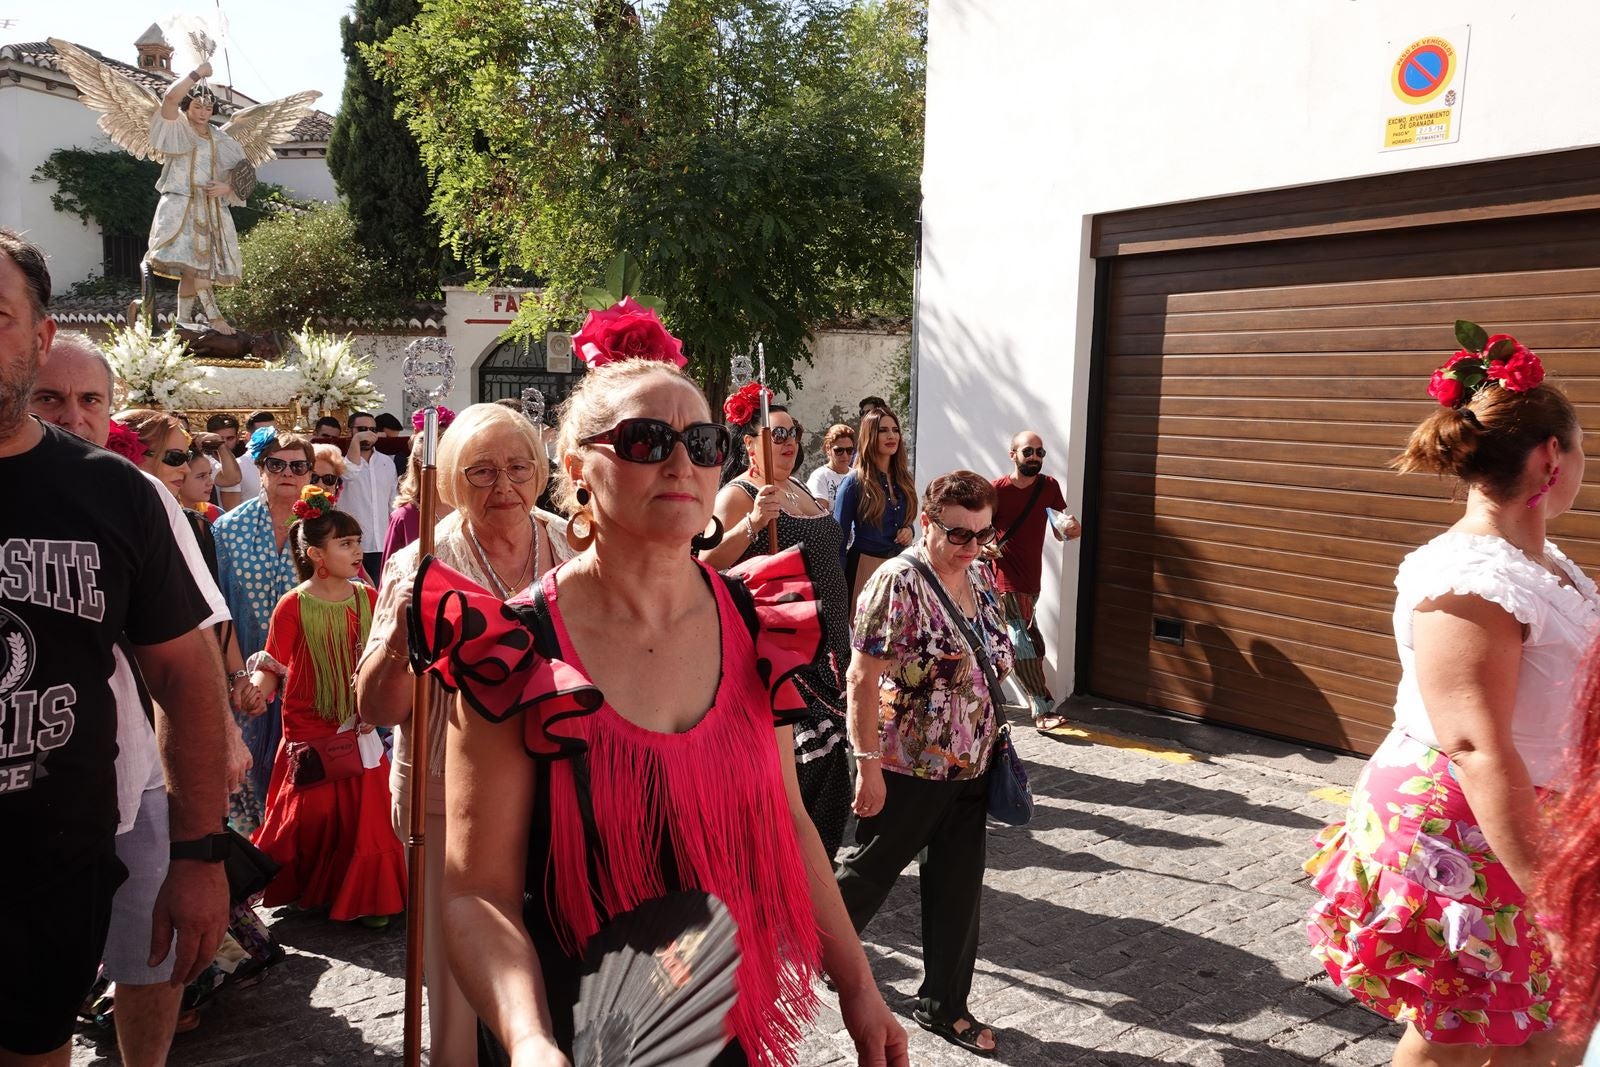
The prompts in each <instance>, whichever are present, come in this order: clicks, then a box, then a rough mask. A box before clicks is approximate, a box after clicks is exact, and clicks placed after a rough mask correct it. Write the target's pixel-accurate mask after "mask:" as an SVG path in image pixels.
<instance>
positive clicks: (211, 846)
mask: <svg viewBox="0 0 1600 1067" xmlns="http://www.w3.org/2000/svg"><path fill="white" fill-rule="evenodd" d="M232 851H233V838H232V837H231V836H229V835H228V834H207V835H206V836H204V837H197V838H195V839H194V840H193V841H174V842H172V846H171V851H170V855H171V856H172V858H173V859H175V860H199V861H201V862H202V863H221V862H222V861H223V860H225V859H227V858H228V856H229V854H230V853H231V852H232Z"/></svg>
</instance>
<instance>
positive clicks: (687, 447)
mask: <svg viewBox="0 0 1600 1067" xmlns="http://www.w3.org/2000/svg"><path fill="white" fill-rule="evenodd" d="M773 436H774V437H776V436H777V434H776V433H774V434H773ZM679 441H682V442H683V450H684V451H685V452H687V453H688V455H689V462H690V463H693V464H694V465H695V466H696V467H720V466H722V461H723V460H725V459H727V458H728V450H729V449H730V448H732V447H733V435H732V434H731V433H729V432H728V428H727V427H726V426H722V425H719V424H718V423H715V422H696V423H693V424H691V425H689V426H685V427H684V428H683V429H682V430H675V429H673V428H672V426H671V425H670V424H668V423H665V422H662V421H661V420H660V419H623V420H622V421H621V422H619V423H617V424H616V425H615V426H613V427H612V428H611V429H609V430H607V431H605V432H604V433H597V434H595V435H594V436H593V437H585V438H584V439H583V441H582V442H581V443H582V444H586V445H610V446H611V447H612V448H613V449H614V450H615V451H616V453H617V458H618V459H625V460H627V461H628V462H629V463H664V462H666V460H667V457H668V456H670V455H672V447H673V446H674V445H676V444H677V443H678V442H679Z"/></svg>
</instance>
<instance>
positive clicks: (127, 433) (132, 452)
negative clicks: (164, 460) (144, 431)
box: [106, 422, 150, 463]
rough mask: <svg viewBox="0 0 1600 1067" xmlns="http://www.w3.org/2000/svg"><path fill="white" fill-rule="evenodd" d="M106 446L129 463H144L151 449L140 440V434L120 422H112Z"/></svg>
mask: <svg viewBox="0 0 1600 1067" xmlns="http://www.w3.org/2000/svg"><path fill="white" fill-rule="evenodd" d="M106 447H107V448H109V449H110V450H111V451H113V452H115V453H116V454H117V455H119V456H121V457H122V458H123V459H125V460H127V461H128V462H129V463H143V462H144V459H145V457H146V456H148V455H149V454H150V450H149V449H148V448H146V447H144V444H143V443H142V442H141V441H140V440H139V435H138V434H136V433H134V432H133V431H132V430H130V429H128V428H127V427H126V426H124V425H122V423H120V422H113V423H112V424H111V434H110V436H109V437H107V438H106Z"/></svg>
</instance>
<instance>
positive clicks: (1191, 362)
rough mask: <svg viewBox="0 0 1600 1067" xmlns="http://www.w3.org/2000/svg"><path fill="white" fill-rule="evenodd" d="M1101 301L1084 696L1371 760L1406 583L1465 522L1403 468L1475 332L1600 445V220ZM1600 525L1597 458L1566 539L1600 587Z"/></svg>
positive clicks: (1146, 274) (1216, 273) (1139, 271)
mask: <svg viewBox="0 0 1600 1067" xmlns="http://www.w3.org/2000/svg"><path fill="white" fill-rule="evenodd" d="M1103 306H1104V307H1105V309H1106V310H1105V313H1104V314H1103V316H1102V323H1101V327H1102V337H1103V342H1102V352H1101V356H1100V358H1101V359H1102V360H1103V363H1102V364H1101V369H1100V373H1101V375H1102V377H1101V383H1102V385H1101V389H1102V394H1101V395H1102V406H1101V409H1100V410H1101V415H1100V434H1099V447H1100V450H1101V451H1100V455H1099V458H1098V466H1099V476H1100V477H1099V491H1098V496H1097V506H1096V507H1095V508H1094V513H1093V515H1092V520H1093V521H1094V522H1095V523H1096V524H1097V526H1096V531H1095V532H1096V545H1097V548H1096V551H1095V563H1094V571H1093V581H1094V583H1095V584H1094V588H1093V590H1092V595H1093V606H1094V610H1093V622H1092V627H1093V629H1092V635H1091V637H1090V638H1089V648H1088V651H1089V659H1088V663H1087V664H1085V666H1086V668H1087V677H1088V681H1089V689H1090V690H1091V691H1092V692H1094V693H1096V694H1100V695H1103V696H1108V697H1114V698H1118V699H1121V700H1126V701H1131V702H1134V703H1139V704H1144V705H1150V706H1154V707H1160V708H1167V709H1171V710H1175V711H1180V712H1185V713H1189V714H1194V715H1200V716H1204V717H1206V718H1209V719H1216V720H1220V721H1223V722H1227V723H1231V724H1236V725H1241V726H1245V727H1249V728H1251V729H1256V730H1261V731H1265V732H1268V733H1272V734H1277V735H1281V736H1286V737H1291V738H1295V739H1301V740H1305V741H1310V742H1312V743H1315V744H1319V745H1327V746H1331V747H1334V748H1339V749H1347V750H1354V751H1359V752H1370V751H1371V750H1372V749H1373V748H1374V747H1375V746H1376V744H1377V743H1378V742H1379V741H1380V740H1381V739H1382V737H1383V735H1384V733H1385V732H1387V729H1388V726H1389V723H1390V720H1391V707H1392V703H1393V696H1394V686H1395V682H1396V681H1397V680H1398V677H1399V668H1398V665H1397V663H1396V660H1395V651H1394V641H1393V634H1392V629H1391V624H1390V613H1391V611H1392V610H1393V606H1394V588H1393V585H1392V582H1393V578H1394V573H1395V568H1396V566H1397V565H1398V564H1399V562H1400V560H1401V558H1402V557H1403V556H1404V555H1405V554H1406V553H1407V552H1408V551H1410V550H1411V549H1412V548H1414V547H1415V546H1417V545H1419V544H1421V543H1422V542H1424V541H1426V540H1428V539H1429V538H1430V537H1432V536H1434V535H1435V534H1436V533H1438V532H1439V531H1440V530H1442V529H1443V528H1444V527H1446V526H1447V525H1449V524H1450V523H1451V522H1452V521H1454V519H1455V517H1456V516H1457V515H1458V513H1459V504H1458V503H1452V502H1451V499H1450V497H1451V492H1452V487H1451V486H1449V485H1447V484H1444V483H1441V482H1440V481H1439V479H1436V478H1433V477H1432V476H1425V475H1410V476H1401V475H1397V474H1395V473H1393V472H1392V471H1390V470H1388V469H1387V468H1386V464H1387V463H1388V462H1389V460H1390V459H1391V458H1393V456H1394V455H1395V454H1396V453H1397V452H1398V451H1399V449H1400V447H1401V446H1402V444H1403V443H1404V441H1405V438H1406V436H1407V434H1408V432H1409V430H1410V428H1411V427H1412V426H1413V425H1415V423H1416V422H1417V421H1418V420H1419V419H1420V418H1422V417H1423V416H1424V415H1425V414H1426V413H1427V412H1428V411H1429V409H1430V405H1432V403H1433V401H1431V400H1430V399H1429V398H1428V397H1427V395H1426V392H1425V389H1426V385H1427V378H1428V374H1429V372H1430V371H1431V370H1432V369H1433V368H1434V367H1435V366H1436V365H1438V364H1439V363H1440V362H1442V361H1443V359H1444V358H1445V357H1446V356H1447V355H1448V354H1449V353H1450V352H1451V351H1452V350H1453V349H1454V347H1455V344H1454V340H1453V336H1452V323H1453V322H1454V320H1455V319H1457V318H1468V319H1473V320H1475V321H1477V322H1480V323H1482V324H1483V325H1484V326H1485V327H1487V328H1488V329H1489V330H1490V332H1491V333H1493V332H1509V333H1512V334H1514V335H1516V336H1517V337H1518V338H1519V339H1520V340H1522V341H1523V342H1524V343H1526V344H1528V345H1529V346H1530V347H1531V348H1533V349H1534V350H1535V351H1537V352H1539V353H1540V355H1541V356H1542V357H1543V358H1544V360H1545V365H1546V367H1547V369H1548V370H1549V372H1550V373H1551V374H1552V376H1554V377H1555V378H1557V379H1559V380H1560V381H1561V382H1563V383H1564V385H1565V387H1566V389H1567V391H1568V394H1569V395H1570V396H1571V397H1572V399H1573V401H1574V402H1575V403H1577V404H1578V406H1579V410H1580V412H1582V413H1583V416H1584V421H1585V425H1586V427H1587V428H1588V429H1590V430H1596V429H1600V407H1596V402H1597V401H1600V361H1597V359H1596V354H1597V349H1600V212H1595V211H1584V212H1573V213H1568V214H1560V215H1542V216H1532V217H1524V218H1515V219H1503V220H1498V221H1486V222H1473V223H1461V224H1454V225H1447V226H1426V227H1417V228H1412V229H1398V230H1388V231H1379V232H1371V233H1363V234H1356V235H1349V236H1335V237H1313V238H1301V239H1293V240H1283V241H1273V242H1263V243H1256V244H1245V245H1237V246H1233V247H1223V248H1215V249H1201V250H1194V251H1185V252H1171V253H1153V254H1147V255H1130V256H1120V257H1117V258H1115V259H1113V260H1112V261H1111V263H1110V278H1109V289H1108V292H1107V296H1106V303H1105V304H1104V305H1103ZM1594 454H1595V453H1594V452H1591V453H1590V455H1594ZM1597 507H1600V463H1594V462H1591V464H1590V465H1589V467H1588V474H1587V476H1586V479H1585V487H1584V489H1583V490H1582V492H1581V493H1580V495H1579V497H1578V504H1577V508H1576V509H1575V510H1574V512H1573V513H1571V514H1569V515H1568V516H1566V517H1565V518H1563V519H1561V520H1560V521H1559V522H1558V523H1556V524H1555V525H1554V526H1553V528H1552V536H1553V537H1554V538H1555V539H1556V540H1557V541H1558V542H1559V543H1560V544H1561V545H1562V546H1563V547H1564V548H1565V549H1566V550H1567V552H1568V553H1569V554H1571V555H1572V556H1573V557H1574V558H1576V559H1577V560H1578V561H1579V562H1580V564H1581V565H1583V566H1584V567H1585V569H1586V570H1588V571H1589V573H1590V574H1591V575H1597V576H1600V514H1597V513H1596V508H1597ZM1158 624H1159V627H1160V628H1161V629H1163V630H1164V631H1165V632H1167V633H1168V634H1169V635H1173V634H1181V638H1182V644H1181V645H1180V644H1174V643H1168V642H1166V641H1162V640H1156V639H1155V638H1154V637H1153V636H1152V634H1153V630H1154V629H1156V628H1157V627H1158Z"/></svg>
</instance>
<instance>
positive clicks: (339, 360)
mask: <svg viewBox="0 0 1600 1067" xmlns="http://www.w3.org/2000/svg"><path fill="white" fill-rule="evenodd" d="M289 336H290V337H292V338H293V339H294V344H295V347H296V348H297V349H299V351H300V362H299V370H300V374H301V376H302V378H303V379H304V381H303V384H302V385H301V388H300V398H301V399H302V400H304V401H306V402H307V403H308V404H311V405H313V406H314V407H316V408H319V409H321V410H323V411H340V410H342V411H360V410H373V411H375V410H378V409H380V408H382V407H383V394H382V393H380V392H378V387H377V386H375V385H373V384H372V379H371V377H370V375H371V374H372V368H373V361H372V358H371V357H370V356H359V355H356V353H355V352H354V351H353V350H352V349H351V347H350V336H349V335H348V334H346V335H345V336H344V337H335V336H333V334H331V333H318V332H317V331H316V330H313V329H312V328H311V326H310V324H307V325H306V326H305V328H304V329H302V330H301V331H300V332H299V333H291V334H290V335H289Z"/></svg>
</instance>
